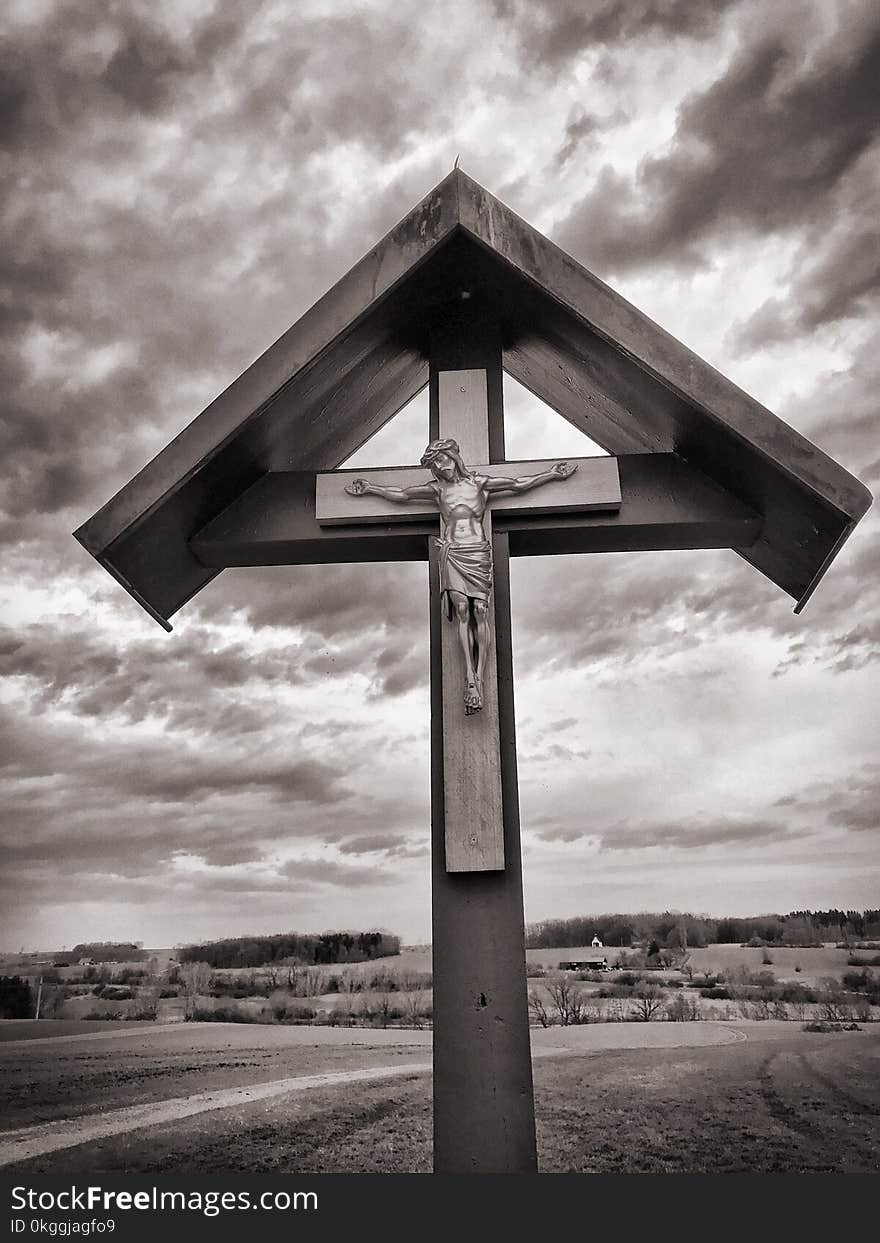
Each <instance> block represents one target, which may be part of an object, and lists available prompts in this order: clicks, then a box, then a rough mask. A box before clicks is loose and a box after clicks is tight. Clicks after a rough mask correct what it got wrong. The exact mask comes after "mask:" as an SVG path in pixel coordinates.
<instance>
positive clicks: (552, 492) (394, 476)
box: [315, 372, 621, 526]
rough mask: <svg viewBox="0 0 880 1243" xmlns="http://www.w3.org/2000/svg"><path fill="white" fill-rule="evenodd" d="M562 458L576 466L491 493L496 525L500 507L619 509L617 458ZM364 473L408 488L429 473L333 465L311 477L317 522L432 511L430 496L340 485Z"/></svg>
mask: <svg viewBox="0 0 880 1243" xmlns="http://www.w3.org/2000/svg"><path fill="white" fill-rule="evenodd" d="M452 374H454V375H458V374H465V375H466V374H470V373H468V372H463V373H458V372H453V373H452ZM557 461H559V459H558V458H542V459H541V460H540V461H529V462H492V463H487V464H486V465H484V466H471V467H470V469H471V470H472V471H473V472H474V474H476V475H482V476H485V477H486V478H489V479H520V478H522V477H523V476H527V475H540V474H542V473H543V472H545V471H547V470H549V469H550V467H552V466H553V465H554V463H555V462H557ZM566 461H568V462H570V463H571V464H572V465H574V464H576V465H577V472H576V473H575V474H574V475H572V476H570V477H569V478H567V479H559V480H557V481H555V482H551V483H544V484H542V485H541V487H540V488H539V489H537V490H535V491H529V492H527V493H523V494H520V495H500V496H492V497H491V498H490V500H489V508H490V509H491V510H492V514H493V519H494V521H495V524H496V526H497V523H498V519H499V517H500V515H501V514H502V513H503V514H536V513H544V514H562V513H586V512H588V511H590V510H599V509H610V510H618V509H620V501H621V496H620V479H619V476H618V469H617V458H614V457H587V458H567V459H566ZM364 475H365V476H367V478H368V479H369V480H370V481H371V482H372V483H378V484H381V485H383V486H384V487H393V488H408V487H411V486H412V485H414V484H416V485H417V484H424V483H428V482H429V481H432V478H433V477H432V475H431V471H430V470H429V469H428V467H426V466H385V467H379V468H373V467H371V468H368V469H367V470H334V471H327V472H324V473H322V474H319V475H318V477H317V480H316V500H315V517H316V518H317V520H318V522H319V523H320V524H321V526H338V525H341V524H346V525H348V524H351V523H355V524H358V523H364V522H383V523H384V522H406V521H408V519H409V518H410V517H415V518H417V517H429V518H430V517H433V516H434V514H436V512H437V501H436V499H435V498H433V497H432V498H431V500H427V501H407V503H406V505H399V504H397V503H396V502H394V501H388V500H383V498H382V497H379V496H375V495H366V496H351V495H349V493H347V492H346V490H345V489H346V487H347V485H349V484H350V483H351V482H352V480H354V479H358V478H361V477H362V476H364Z"/></svg>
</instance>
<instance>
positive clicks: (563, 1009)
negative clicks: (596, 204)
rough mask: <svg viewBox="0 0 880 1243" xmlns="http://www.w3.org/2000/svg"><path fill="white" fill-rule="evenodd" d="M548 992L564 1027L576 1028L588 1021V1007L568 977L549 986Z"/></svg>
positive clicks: (563, 977) (560, 978) (565, 976)
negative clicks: (577, 1025)
mask: <svg viewBox="0 0 880 1243" xmlns="http://www.w3.org/2000/svg"><path fill="white" fill-rule="evenodd" d="M547 992H548V993H549V994H550V1001H551V1002H552V1003H553V1008H554V1009H555V1010H556V1013H557V1014H558V1015H559V1022H560V1024H561V1025H562V1026H563V1027H571V1026H575V1025H576V1024H578V1023H583V1022H585V1021H586V1007H585V1005H584V998H583V995H582V993H581V990H580V989H579V988H577V986H576V985H575V983H574V981H573V980H571V979H570V978H569V977H568V976H567V975H563V976H560V977H559V979H558V980H553V981H552V982H549V983H548V984H547Z"/></svg>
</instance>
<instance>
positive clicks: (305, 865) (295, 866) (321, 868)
mask: <svg viewBox="0 0 880 1243" xmlns="http://www.w3.org/2000/svg"><path fill="white" fill-rule="evenodd" d="M280 873H281V875H282V876H289V877H290V878H291V879H292V880H295V881H311V882H314V883H315V884H318V885H342V886H350V887H352V888H361V887H363V886H370V885H383V884H385V885H387V884H390V883H391V882H392V881H394V880H395V879H396V878H395V877H394V875H393V874H392V873H390V872H388V871H383V869H382V868H381V867H379V866H378V865H374V866H372V867H352V866H350V865H349V864H347V863H337V862H336V861H335V860H333V859H291V860H290V862H289V863H285V864H284V866H283V867H282V868H281V869H280Z"/></svg>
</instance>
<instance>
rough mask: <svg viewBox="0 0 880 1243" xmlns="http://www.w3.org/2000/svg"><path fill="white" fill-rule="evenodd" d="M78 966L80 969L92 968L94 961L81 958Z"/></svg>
mask: <svg viewBox="0 0 880 1243" xmlns="http://www.w3.org/2000/svg"><path fill="white" fill-rule="evenodd" d="M79 965H80V966H81V967H94V965H95V960H94V958H81V959H80V960H79Z"/></svg>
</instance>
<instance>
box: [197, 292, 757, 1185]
mask: <svg viewBox="0 0 880 1243" xmlns="http://www.w3.org/2000/svg"><path fill="white" fill-rule="evenodd" d="M501 364H502V348H501V339H500V332H499V329H498V326H497V324H495V323H492V322H491V321H490V322H486V321H485V319H482V318H475V317H473V316H471V317H470V318H468V317H467V315H466V313H464V312H461V311H460V312H459V314H457V315H455V314H453V315H449V314H448V313H447V315H445V316H443V317H440V322H438V323H437V324H436V325H435V327H434V329H433V331H432V334H431V343H430V353H429V381H428V382H429V396H430V419H429V429H428V435H429V439H431V440H434V439H437V438H439V437H441V436H443V437H450V438H452V439H455V440H457V441H458V443H459V445H460V447H461V450H462V455H463V457H464V459H465V461H466V463H467V464H468V465H476V466H479V468H480V471H481V472H482V473H496V474H497V473H501V474H504V475H516V476H520V475H523V474H530V473H533V472H534V471H536V470H540V469H541V468H542V466H544V465H546V463H540V462H519V463H516V464H513V463H508V462H505V451H504V421H503V394H502V389H503V384H502V379H503V373H502V365H501ZM573 460H575V459H569V461H573ZM576 460H577V462H578V471H577V473H576V474H575V475H573V476H572V477H571V478H570V479H567V480H566V481H565V482H560V483H558V484H556V483H552V484H548V485H547V486H546V487H543V488H541V489H539V490H536V491H535V492H533V493H527V494H526V495H525V496H517V497H506V498H503V499H498V500H493V501H492V502H491V506H490V511H489V512H487V514H486V515H485V519H484V529H485V530H486V533H487V535H489V536H490V538H491V541H492V549H493V559H494V584H493V593H492V599H491V609H492V614H493V616H492V618H491V625H492V631H493V642H492V645H491V649H490V650H491V662H492V668H491V669H489V670H487V673H486V685H485V688H484V689H485V695H484V707H483V710H482V711H481V712H479V713H477V714H476V715H474V716H465V715H464V712H463V711H462V693H461V692H462V672H461V659H460V652H459V650H458V641H457V636H456V635H455V633H454V629H455V628H454V627H453V626H451V625H450V624H449V623H448V622H447V621H446V620H445V619H444V618H442V617H441V608H440V605H441V601H440V576H439V565H438V553H437V550H436V542H435V540H434V539H433V538H432V536H435V535H436V534H437V533H438V531H439V522H438V517H437V509H436V505H435V504H433V503H431V504H428V505H426V507H425V508H424V509H419V508H418V506H415V505H413V506H409V505H407V506H405V507H404V506H397V505H391V504H389V503H387V502H380V503H376V498H374V497H364V496H357V497H353V496H349V495H348V494H347V493H346V492H345V486H346V484H347V483H348V482H349V481H350V480H351V479H352V478H353V477H355V476H358V475H365V474H369V475H370V477H371V478H376V477H378V476H379V475H380V474H381V476H382V477H383V478H386V479H387V480H388V481H389V482H392V483H394V484H396V485H406V484H409V483H412V482H421V481H424V480H425V479H426V478H427V477H428V476H427V472H426V469H425V468H424V467H419V466H414V467H402V468H393V469H386V470H384V471H381V472H379V471H375V470H373V469H371V470H370V471H369V472H367V471H363V470H361V471H345V470H337V471H331V472H321V473H318V474H316V473H314V472H309V471H284V470H278V471H272V472H269V473H268V474H266V475H264V476H263V477H262V478H260V479H258V480H256V481H255V482H254V484H253V485H252V486H251V487H250V488H249V489H248V490H247V491H245V492H244V493H243V494H242V495H241V496H240V497H239V498H238V500H237V501H236V502H235V503H234V504H232V505H230V506H229V507H228V508H227V509H225V510H224V511H223V513H222V514H220V515H219V516H218V517H217V518H215V519H214V520H213V521H212V522H210V523H209V524H208V525H207V526H206V527H204V528H203V529H202V530H201V531H200V532H199V533H198V535H197V536H196V537H195V538H193V539H192V540H191V541H190V548H191V549H192V551H193V552H194V553H195V555H196V556H198V558H199V560H200V562H201V563H202V564H203V565H205V566H216V567H218V568H219V567H221V566H229V565H239V566H241V565H284V564H286V565H292V564H300V563H315V562H325V563H330V562H340V561H348V562H369V561H391V560H397V559H409V560H413V559H424V557H425V554H426V551H427V554H428V559H429V562H430V627H431V839H432V849H431V876H432V881H431V897H432V911H431V915H432V940H433V950H434V954H433V991H434V1168H435V1170H437V1171H440V1172H444V1173H469V1172H484V1173H486V1172H527V1171H529V1170H534V1169H536V1162H537V1157H536V1144H535V1119H534V1101H533V1092H532V1066H531V1051H530V1042H529V1019H528V993H527V988H526V975H525V956H524V951H523V944H524V931H525V930H524V918H523V895H522V857H521V849H520V826H519V795H518V788H517V767H516V735H515V726H514V699H513V653H512V645H511V633H510V580H509V565H508V562H509V551H510V544H511V541H516V552H517V553H518V554H522V553H538V554H540V553H547V552H553V553H571V552H600V551H621V550H635V549H648V548H695V547H730V546H731V545H733V546H746V545H748V544H750V543H752V542H753V541H754V540H755V538H756V536H757V534H758V531H759V529H760V519H759V518H758V516H757V515H756V514H755V513H754V512H753V511H751V510H750V509H749V508H748V507H747V506H744V505H742V504H740V503H739V502H737V501H736V500H735V499H734V498H732V497H731V496H730V495H729V494H727V493H725V492H724V491H722V490H721V489H718V488H716V487H715V486H714V485H713V484H712V483H711V481H709V480H705V479H704V478H703V477H702V476H701V475H700V474H699V472H695V471H692V470H690V469H689V468H688V467H687V466H686V465H685V464H684V463H682V462H681V461H680V460H679V459H678V458H677V456H676V455H674V454H663V453H652V454H633V455H631V456H628V457H623V458H619V459H618V458H613V457H604V458H582V459H576ZM622 484H623V485H625V486H624V487H623V488H621V485H622ZM493 517H494V520H495V521H494V524H493ZM493 525H494V530H493Z"/></svg>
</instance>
